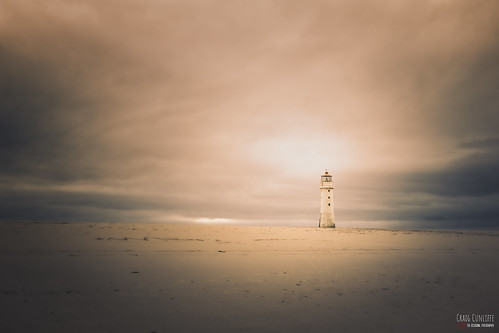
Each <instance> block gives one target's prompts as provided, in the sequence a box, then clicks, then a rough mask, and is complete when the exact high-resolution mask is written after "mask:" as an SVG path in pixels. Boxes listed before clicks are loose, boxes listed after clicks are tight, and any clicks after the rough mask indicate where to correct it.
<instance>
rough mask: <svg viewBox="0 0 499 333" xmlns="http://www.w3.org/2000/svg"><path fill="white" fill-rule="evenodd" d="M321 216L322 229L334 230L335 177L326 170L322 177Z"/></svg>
mask: <svg viewBox="0 0 499 333" xmlns="http://www.w3.org/2000/svg"><path fill="white" fill-rule="evenodd" d="M320 189H321V216H320V218H319V227H320V228H334V206H333V189H334V183H333V176H331V175H330V174H329V173H328V171H327V170H326V171H325V172H324V174H323V175H322V176H321V185H320Z"/></svg>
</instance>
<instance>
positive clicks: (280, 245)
mask: <svg viewBox="0 0 499 333" xmlns="http://www.w3.org/2000/svg"><path fill="white" fill-rule="evenodd" d="M0 238H1V240H0V265H1V272H2V274H1V275H0V282H1V288H2V290H1V292H2V294H1V310H2V318H3V319H2V322H1V324H0V325H1V327H0V331H2V332H145V333H151V332H156V333H162V332H400V331H404V332H454V331H456V330H458V328H457V326H456V315H457V314H478V313H483V314H495V315H497V314H498V313H497V309H499V300H498V296H499V287H498V283H497V281H499V261H498V260H497V256H498V254H499V253H498V251H499V241H498V240H499V233H498V232H473V231H463V232H460V231H417V230H373V229H341V228H339V229H319V228H299V227H296V228H295V227H253V226H231V225H224V226H213V225H211V226H208V225H168V224H118V223H114V224H113V223H92V224H90V223H1V224H0ZM496 328H497V327H496ZM493 330H494V329H486V328H481V329H479V330H478V331H487V332H489V331H493Z"/></svg>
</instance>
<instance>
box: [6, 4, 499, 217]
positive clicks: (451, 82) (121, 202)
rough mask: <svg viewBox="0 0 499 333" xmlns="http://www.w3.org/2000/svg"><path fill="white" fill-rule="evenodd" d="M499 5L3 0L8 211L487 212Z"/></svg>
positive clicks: (492, 184) (492, 181)
mask: <svg viewBox="0 0 499 333" xmlns="http://www.w3.org/2000/svg"><path fill="white" fill-rule="evenodd" d="M497 7H498V5H497V4H495V3H493V2H486V1H475V2H467V1H462V2H442V1H422V2H417V3H411V4H407V3H406V4H401V3H397V2H386V3H366V2H365V1H352V2H348V3H345V2H340V1H338V2H336V1H333V2H331V1H312V2H311V3H307V4H304V3H301V2H298V1H275V2H265V1H263V2H238V1H227V2H224V1H222V2H219V1H217V2H210V1H185V2H176V1H165V2H156V1H143V2H140V3H137V2H134V1H120V2H119V3H118V2H114V1H104V2H103V1H99V2H97V1H87V2H85V3H81V2H73V1H58V0H52V1H44V2H43V3H36V2H29V1H25V2H19V1H4V2H3V3H2V4H1V5H0V12H1V14H0V87H1V92H0V94H1V95H0V96H1V105H2V106H1V110H0V112H1V116H2V117H1V118H0V129H1V133H0V139H1V142H0V145H1V148H2V161H1V163H0V188H1V189H2V191H3V192H4V193H8V195H7V196H6V197H4V203H3V207H2V209H3V210H2V211H3V215H2V216H1V218H2V219H21V218H22V219H34V220H43V219H58V220H59V219H64V220H87V221H92V220H95V221H97V220H98V221H102V220H110V221H124V220H126V221H129V220H133V219H140V220H142V221H157V220H168V219H169V218H170V219H175V220H176V221H184V222H185V221H195V220H200V219H201V220H203V219H204V220H206V221H210V220H214V221H215V220H216V221H226V220H231V221H243V220H244V221H265V222H262V223H269V222H268V221H276V222H275V223H277V224H279V223H281V224H286V223H287V222H286V221H291V220H293V221H295V222H293V223H298V222H296V221H303V224H305V225H315V224H316V223H315V222H316V217H317V212H316V210H317V209H318V202H317V200H318V198H319V196H318V189H317V188H316V187H317V186H316V185H317V178H318V176H319V175H320V173H321V172H322V171H323V169H324V168H329V169H332V171H333V173H334V175H335V177H336V178H337V184H338V186H337V189H336V193H337V195H336V200H337V201H336V207H337V216H338V219H342V218H343V219H345V220H350V221H355V220H382V219H390V220H395V219H396V220H405V221H411V220H421V219H424V217H425V216H426V217H429V219H430V220H431V219H432V218H433V217H439V216H443V215H445V216H448V217H450V218H454V217H456V218H458V217H459V216H462V215H460V214H461V213H462V204H463V202H464V201H462V200H464V199H463V198H465V197H471V198H472V199H470V200H472V202H473V209H472V210H470V211H475V212H476V214H474V215H473V216H476V218H477V219H484V217H483V216H482V215H480V214H481V213H480V214H479V212H489V213H487V214H485V213H484V214H485V215H484V216H487V219H489V218H491V217H492V216H496V215H494V214H496V213H495V212H496V210H494V209H493V207H492V206H491V202H492V201H491V200H492V199H491V198H494V196H495V195H496V194H497V189H498V188H499V186H498V185H499V184H498V181H497V177H495V176H494V173H493V170H494V169H495V168H497V164H498V160H497V159H496V158H495V156H497V149H496V148H495V143H497V142H496V141H497V138H496V134H495V132H496V129H497V125H499V124H498V121H499V120H498V116H497V109H498V107H499V105H498V104H499V102H498V100H497V97H496V90H497V89H496V88H497V85H498V81H497V80H498V79H497V78H498V77H499V75H498V74H499V73H498V71H499V64H498V61H497V59H499V49H498V48H497V45H499V43H498V38H499V37H498V36H499V24H498V23H497V22H499V20H498V17H497V14H496V13H499V10H498V9H499V8H497ZM401 198H404V199H403V200H402V199H401ZM433 219H434V220H439V219H438V218H433ZM470 219H471V218H470Z"/></svg>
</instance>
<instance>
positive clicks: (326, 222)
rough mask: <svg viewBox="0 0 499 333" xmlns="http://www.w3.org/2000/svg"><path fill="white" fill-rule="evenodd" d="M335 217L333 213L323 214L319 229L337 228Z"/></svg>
mask: <svg viewBox="0 0 499 333" xmlns="http://www.w3.org/2000/svg"><path fill="white" fill-rule="evenodd" d="M335 227H336V226H335V224H334V216H333V215H332V214H331V213H321V217H320V219H319V228H335Z"/></svg>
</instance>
